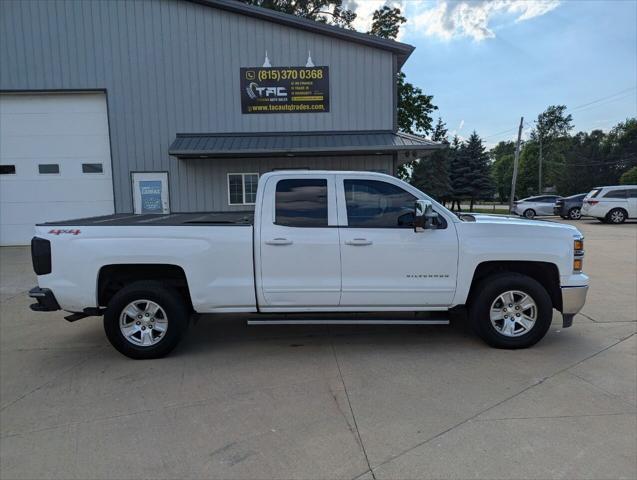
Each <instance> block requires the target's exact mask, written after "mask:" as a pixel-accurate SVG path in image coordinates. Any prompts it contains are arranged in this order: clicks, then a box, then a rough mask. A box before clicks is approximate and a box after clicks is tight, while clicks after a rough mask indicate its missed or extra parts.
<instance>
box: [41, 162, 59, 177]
mask: <svg viewBox="0 0 637 480" xmlns="http://www.w3.org/2000/svg"><path fill="white" fill-rule="evenodd" d="M38 171H39V172H40V173H41V174H43V175H57V174H59V173H60V165H58V164H57V163H41V164H40V165H38Z"/></svg>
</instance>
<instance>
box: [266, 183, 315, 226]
mask: <svg viewBox="0 0 637 480" xmlns="http://www.w3.org/2000/svg"><path fill="white" fill-rule="evenodd" d="M275 206H276V213H275V223H276V224H277V225H283V226H287V227H327V180H325V179H318V178H303V179H290V180H280V181H279V182H278V183H277V185H276V197H275Z"/></svg>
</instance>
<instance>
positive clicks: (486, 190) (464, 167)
mask: <svg viewBox="0 0 637 480" xmlns="http://www.w3.org/2000/svg"><path fill="white" fill-rule="evenodd" d="M461 152H462V154H461V170H460V171H461V174H462V175H463V178H464V182H463V190H462V195H464V196H465V198H468V199H469V200H470V202H471V205H470V209H471V210H473V204H474V202H475V200H479V199H488V198H491V197H492V196H493V180H492V178H491V171H490V170H491V165H490V162H489V155H488V154H487V152H486V149H485V147H484V144H483V143H482V139H481V138H480V136H479V135H478V134H477V133H476V131H475V130H474V131H473V133H472V134H471V136H470V137H469V139H468V140H467V141H466V142H465V143H464V144H463V146H462V149H461Z"/></svg>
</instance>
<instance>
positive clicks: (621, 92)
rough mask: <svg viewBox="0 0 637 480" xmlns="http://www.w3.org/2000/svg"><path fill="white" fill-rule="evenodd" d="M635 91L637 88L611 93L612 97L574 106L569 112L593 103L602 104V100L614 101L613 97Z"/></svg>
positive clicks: (608, 96)
mask: <svg viewBox="0 0 637 480" xmlns="http://www.w3.org/2000/svg"><path fill="white" fill-rule="evenodd" d="M635 89H637V87H630V88H625V89H624V90H620V91H619V92H617V93H613V94H612V95H607V96H605V97H602V98H598V99H597V100H593V101H592V102H588V103H583V104H582V105H577V106H575V107H573V108H571V109H570V111H571V112H574V111H575V110H579V109H580V108H584V107H588V106H590V105H593V104H595V103H599V102H603V101H604V100H609V99H613V100H616V99H615V98H613V97H616V96H618V95H622V94H625V93H627V92H630V91H632V90H635Z"/></svg>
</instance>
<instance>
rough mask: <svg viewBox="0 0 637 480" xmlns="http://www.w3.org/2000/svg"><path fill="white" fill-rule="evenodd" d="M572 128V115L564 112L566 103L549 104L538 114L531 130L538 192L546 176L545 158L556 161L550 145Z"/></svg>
mask: <svg viewBox="0 0 637 480" xmlns="http://www.w3.org/2000/svg"><path fill="white" fill-rule="evenodd" d="M572 129H573V117H572V116H571V114H568V115H567V114H566V105H550V106H549V107H548V108H547V109H546V110H544V111H543V112H542V113H540V114H539V115H538V117H537V120H536V121H535V130H533V132H531V138H532V139H533V140H535V141H537V142H538V159H539V160H538V193H542V190H543V186H544V185H545V183H544V181H545V177H547V175H546V171H547V170H546V169H545V168H544V160H545V158H546V159H547V160H548V161H549V162H553V163H556V162H557V161H558V159H557V158H556V157H557V156H558V154H557V152H556V151H555V149H552V148H551V147H553V146H554V142H555V140H556V139H557V138H560V137H566V136H568V133H569V132H570V131H571V130H572Z"/></svg>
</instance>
